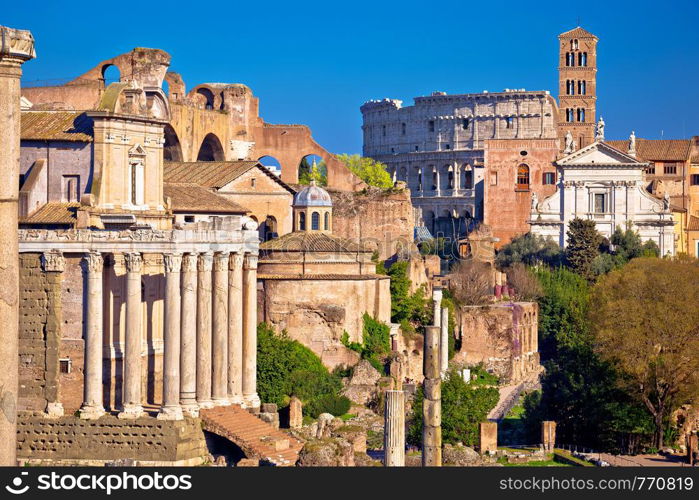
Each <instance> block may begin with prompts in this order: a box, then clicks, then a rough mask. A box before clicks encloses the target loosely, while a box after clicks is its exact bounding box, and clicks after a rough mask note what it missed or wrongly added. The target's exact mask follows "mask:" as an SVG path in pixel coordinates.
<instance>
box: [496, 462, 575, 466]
mask: <svg viewBox="0 0 699 500" xmlns="http://www.w3.org/2000/svg"><path fill="white" fill-rule="evenodd" d="M500 463H502V464H503V465H504V466H505V467H572V465H571V464H565V463H561V462H556V461H555V460H533V461H531V462H526V463H523V464H511V463H509V462H500Z"/></svg>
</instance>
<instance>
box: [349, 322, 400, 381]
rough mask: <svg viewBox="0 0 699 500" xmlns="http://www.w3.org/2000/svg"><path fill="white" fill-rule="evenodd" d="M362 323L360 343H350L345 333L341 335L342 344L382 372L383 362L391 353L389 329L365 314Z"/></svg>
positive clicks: (384, 324)
mask: <svg viewBox="0 0 699 500" xmlns="http://www.w3.org/2000/svg"><path fill="white" fill-rule="evenodd" d="M362 321H363V327H362V342H361V343H360V342H350V340H349V334H348V333H347V332H346V331H345V332H344V333H343V334H342V339H341V341H342V344H343V345H344V346H345V347H347V348H349V349H352V350H353V351H355V352H358V353H359V355H360V356H361V357H362V359H366V360H368V361H369V363H371V365H372V366H373V367H374V368H376V369H377V370H379V371H380V372H383V369H384V365H383V363H384V360H385V358H386V357H387V356H388V355H389V354H390V352H391V329H390V327H389V326H388V325H387V324H386V323H383V322H382V321H379V320H377V319H375V318H372V317H371V316H370V315H369V314H368V313H366V312H365V313H364V316H362Z"/></svg>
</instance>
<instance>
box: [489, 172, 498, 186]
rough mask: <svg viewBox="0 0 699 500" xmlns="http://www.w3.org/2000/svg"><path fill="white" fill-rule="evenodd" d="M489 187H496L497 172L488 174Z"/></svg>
mask: <svg viewBox="0 0 699 500" xmlns="http://www.w3.org/2000/svg"><path fill="white" fill-rule="evenodd" d="M490 185H491V186H497V185H498V173H497V172H492V173H491V174H490Z"/></svg>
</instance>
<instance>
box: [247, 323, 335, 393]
mask: <svg viewBox="0 0 699 500" xmlns="http://www.w3.org/2000/svg"><path fill="white" fill-rule="evenodd" d="M341 388H342V381H341V380H340V378H339V377H338V376H336V375H333V374H331V373H329V372H328V369H327V368H326V367H325V366H324V365H323V363H322V361H321V360H320V358H319V357H318V356H316V355H315V354H314V353H313V351H311V350H310V349H308V348H307V347H305V346H304V345H302V344H301V343H299V342H297V341H295V340H292V339H290V338H288V336H287V335H286V332H282V333H281V334H279V335H278V334H276V333H275V331H274V329H273V328H272V327H271V326H270V325H268V324H267V323H260V324H259V325H258V326H257V391H258V393H259V395H260V398H261V399H262V401H264V402H268V403H276V404H277V405H279V406H280V407H282V406H285V405H286V404H287V402H288V398H289V397H290V396H297V397H298V398H299V399H301V401H303V402H304V405H307V404H308V403H310V402H312V401H313V400H314V399H317V398H319V397H321V396H325V395H337V394H338V393H339V391H340V389H341Z"/></svg>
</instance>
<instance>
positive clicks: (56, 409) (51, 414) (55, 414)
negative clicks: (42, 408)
mask: <svg viewBox="0 0 699 500" xmlns="http://www.w3.org/2000/svg"><path fill="white" fill-rule="evenodd" d="M63 415H65V412H64V410H63V405H62V404H61V403H49V404H47V405H46V416H47V417H48V418H59V417H62V416H63Z"/></svg>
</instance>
